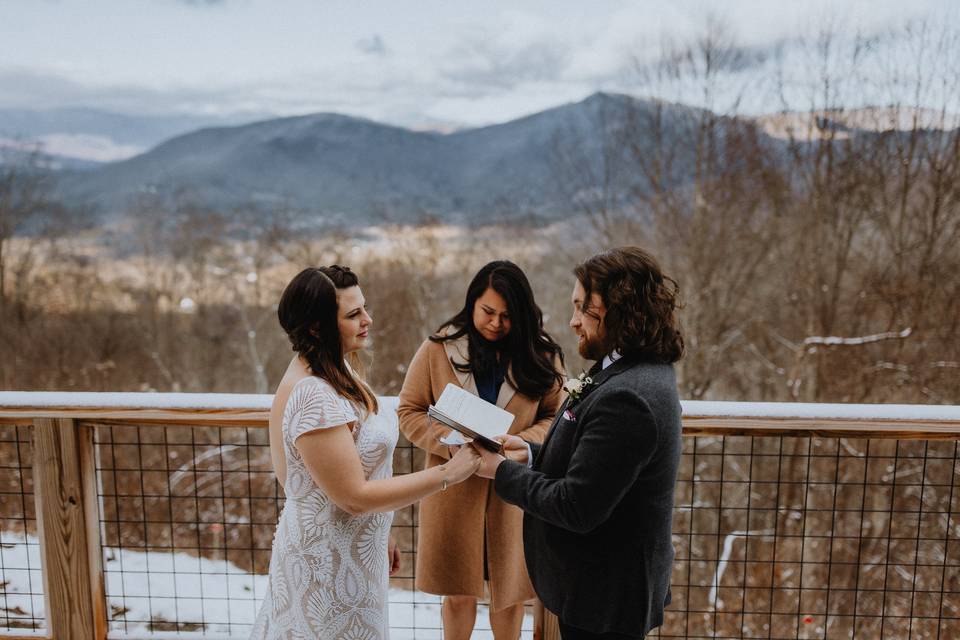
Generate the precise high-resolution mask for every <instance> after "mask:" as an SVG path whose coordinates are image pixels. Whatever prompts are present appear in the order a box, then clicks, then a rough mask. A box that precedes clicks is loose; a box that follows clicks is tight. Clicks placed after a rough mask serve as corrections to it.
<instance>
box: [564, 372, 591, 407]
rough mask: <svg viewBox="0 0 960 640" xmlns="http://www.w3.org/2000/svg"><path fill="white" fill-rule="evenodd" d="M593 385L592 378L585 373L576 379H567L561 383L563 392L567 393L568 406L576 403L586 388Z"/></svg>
mask: <svg viewBox="0 0 960 640" xmlns="http://www.w3.org/2000/svg"><path fill="white" fill-rule="evenodd" d="M592 384H593V378H591V377H590V376H588V375H587V374H586V373H585V372H583V373H581V374H580V375H579V376H577V377H576V378H567V381H566V382H564V383H563V390H564V391H566V392H567V396H569V397H570V404H573V403H574V402H577V401H578V400H579V399H580V396H582V395H583V392H584V391H586V389H587V387H589V386H590V385H592Z"/></svg>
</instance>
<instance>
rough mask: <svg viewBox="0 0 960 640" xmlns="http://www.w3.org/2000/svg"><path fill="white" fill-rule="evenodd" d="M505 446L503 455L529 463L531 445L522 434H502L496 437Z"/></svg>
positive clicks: (521, 462) (516, 460) (509, 458)
mask: <svg viewBox="0 0 960 640" xmlns="http://www.w3.org/2000/svg"><path fill="white" fill-rule="evenodd" d="M494 440H496V441H497V442H499V443H500V444H501V445H502V446H503V455H504V456H506V457H507V459H508V460H513V461H514V462H519V463H520V464H527V462H528V458H529V457H530V445H528V444H527V443H526V441H525V440H524V439H523V438H521V437H520V436H511V435H502V436H497V437H496V438H494Z"/></svg>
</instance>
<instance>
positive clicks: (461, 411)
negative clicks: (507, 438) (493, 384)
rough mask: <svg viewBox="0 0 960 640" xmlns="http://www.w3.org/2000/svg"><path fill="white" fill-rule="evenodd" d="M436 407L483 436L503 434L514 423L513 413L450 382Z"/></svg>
mask: <svg viewBox="0 0 960 640" xmlns="http://www.w3.org/2000/svg"><path fill="white" fill-rule="evenodd" d="M435 406H436V408H437V409H438V410H440V411H442V412H443V413H445V414H446V415H448V416H450V417H451V418H453V419H454V420H456V421H457V422H459V423H460V424H462V425H464V426H465V427H469V428H470V429H472V430H474V431H476V432H477V433H479V434H480V435H482V436H486V437H487V438H491V439H492V438H493V437H494V436H499V435H503V434H505V433H506V432H507V430H508V429H510V425H511V424H513V414H512V413H510V412H509V411H504V410H503V409H501V408H500V407H498V406H496V405H494V404H490V403H489V402H487V401H486V400H484V399H483V398H478V397H477V396H475V395H473V394H472V393H470V392H469V391H464V390H463V389H461V388H460V387H458V386H457V385H455V384H450V383H448V384H447V386H446V387H445V388H444V390H443V393H442V394H440V398H439V399H438V400H437V404H436V405H435Z"/></svg>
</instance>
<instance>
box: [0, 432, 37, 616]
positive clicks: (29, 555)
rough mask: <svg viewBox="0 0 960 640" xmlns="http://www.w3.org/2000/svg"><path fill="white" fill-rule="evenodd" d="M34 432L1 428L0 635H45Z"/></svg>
mask: <svg viewBox="0 0 960 640" xmlns="http://www.w3.org/2000/svg"><path fill="white" fill-rule="evenodd" d="M32 465H33V449H32V447H31V446H30V428H29V427H25V426H17V425H12V424H11V425H6V424H5V425H0V629H43V628H44V626H45V625H44V617H43V572H42V568H41V566H40V543H39V541H38V539H37V516H36V512H35V502H34V498H33V474H32V473H31V467H32Z"/></svg>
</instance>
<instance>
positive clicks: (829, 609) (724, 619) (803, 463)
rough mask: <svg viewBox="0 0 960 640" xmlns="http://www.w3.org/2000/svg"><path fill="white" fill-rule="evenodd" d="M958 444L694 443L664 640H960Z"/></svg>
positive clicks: (679, 512) (688, 453)
mask: <svg viewBox="0 0 960 640" xmlns="http://www.w3.org/2000/svg"><path fill="white" fill-rule="evenodd" d="M957 452H958V445H957V443H956V442H954V441H919V440H901V441H897V440H855V439H838V438H780V437H739V436H728V437H723V438H720V437H698V438H686V439H685V442H684V455H683V460H682V463H681V471H680V477H679V484H678V487H677V490H678V495H677V506H676V509H675V513H674V525H673V531H674V546H675V549H676V559H675V560H676V561H675V565H674V572H673V604H672V605H671V607H670V610H669V612H668V614H667V617H666V621H665V624H664V626H663V627H662V628H661V629H660V630H659V633H657V634H654V637H659V638H767V639H780V638H783V639H786V638H864V639H881V638H891V639H892V638H897V639H901V638H903V639H906V638H943V639H949V638H957V637H960V528H958V526H957V523H958V522H960V520H958V519H957V515H958V510H960V492H958V491H957V490H956V488H957Z"/></svg>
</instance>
